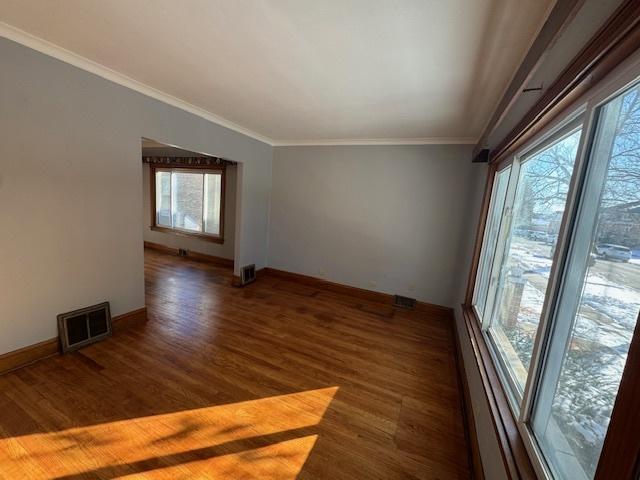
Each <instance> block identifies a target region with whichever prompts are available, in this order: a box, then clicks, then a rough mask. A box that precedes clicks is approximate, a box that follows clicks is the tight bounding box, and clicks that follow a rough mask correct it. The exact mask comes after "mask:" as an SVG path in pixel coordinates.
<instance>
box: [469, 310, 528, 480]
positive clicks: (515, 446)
mask: <svg viewBox="0 0 640 480" xmlns="http://www.w3.org/2000/svg"><path fill="white" fill-rule="evenodd" d="M462 311H463V316H464V323H465V327H466V332H467V334H468V335H469V338H470V340H471V347H472V349H473V354H474V356H475V359H476V363H477V364H478V369H479V371H480V378H481V379H482V385H483V387H484V391H485V394H486V400H487V403H488V405H489V411H490V412H491V420H492V422H493V428H494V431H495V434H496V437H497V439H498V444H499V446H500V453H501V454H502V461H503V463H504V466H505V470H506V471H507V475H508V477H509V478H510V479H514V480H515V479H527V480H528V479H532V480H534V479H536V478H537V476H536V473H535V469H534V467H533V464H532V463H531V460H530V458H529V454H528V452H527V449H526V447H525V445H524V441H523V440H522V436H521V435H520V431H519V430H518V424H517V421H516V419H515V418H514V416H513V412H512V410H511V408H510V406H509V401H508V399H507V394H506V391H505V390H504V387H503V386H502V382H501V381H500V377H499V374H498V371H497V370H496V367H495V364H494V362H493V357H492V356H491V353H490V352H489V347H488V346H487V342H486V341H485V338H484V335H483V334H482V331H481V330H480V322H479V319H478V317H477V316H476V314H475V312H474V310H473V308H471V307H469V306H467V305H463V308H462Z"/></svg>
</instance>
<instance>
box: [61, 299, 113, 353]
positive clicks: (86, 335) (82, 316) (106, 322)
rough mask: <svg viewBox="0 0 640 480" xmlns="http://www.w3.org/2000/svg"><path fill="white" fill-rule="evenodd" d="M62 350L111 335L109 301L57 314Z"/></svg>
mask: <svg viewBox="0 0 640 480" xmlns="http://www.w3.org/2000/svg"><path fill="white" fill-rule="evenodd" d="M58 334H59V335H60V343H61V344H62V352H63V353H67V352H71V351H73V350H77V349H79V348H82V347H84V346H86V345H89V344H91V343H95V342H98V341H100V340H102V339H104V338H107V337H109V336H111V309H110V308H109V302H104V303H100V304H98V305H94V306H92V307H87V308H81V309H79V310H74V311H73V312H68V313H61V314H60V315H58Z"/></svg>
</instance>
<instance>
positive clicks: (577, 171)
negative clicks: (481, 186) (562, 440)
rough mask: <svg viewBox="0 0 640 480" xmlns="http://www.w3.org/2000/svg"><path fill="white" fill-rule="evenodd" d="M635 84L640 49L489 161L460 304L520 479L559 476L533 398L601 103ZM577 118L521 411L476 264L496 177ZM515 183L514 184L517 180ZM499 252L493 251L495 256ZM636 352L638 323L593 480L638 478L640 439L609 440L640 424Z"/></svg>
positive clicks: (507, 456) (510, 463) (509, 460)
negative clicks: (498, 351) (489, 327)
mask: <svg viewBox="0 0 640 480" xmlns="http://www.w3.org/2000/svg"><path fill="white" fill-rule="evenodd" d="M638 82H640V51H639V52H635V53H634V54H633V55H631V56H630V57H629V58H628V59H627V60H626V61H624V62H623V63H622V64H621V65H619V67H617V68H616V69H614V70H613V71H611V72H610V73H609V75H607V76H606V77H605V78H604V79H603V80H602V81H600V82H599V83H597V84H596V85H595V86H593V87H592V88H591V89H589V90H587V91H586V92H585V93H584V94H583V95H582V96H580V97H579V98H578V99H577V100H576V101H574V102H573V103H572V104H571V105H570V106H568V107H566V108H565V109H563V110H562V112H560V113H559V114H558V115H556V117H555V119H554V120H553V121H551V122H549V123H548V124H547V125H546V126H544V127H543V128H541V129H539V131H538V133H537V134H535V135H534V136H532V137H531V138H530V139H529V140H527V142H526V143H525V144H524V145H522V146H521V147H520V148H518V150H517V151H515V153H510V154H509V156H508V157H505V158H502V159H498V160H497V161H496V162H493V163H492V164H490V167H489V169H488V172H487V175H488V177H487V183H486V189H485V194H484V198H483V203H482V211H481V215H480V224H479V225H478V230H477V237H476V244H475V251H474V256H473V259H472V262H473V263H472V267H471V271H470V275H469V281H468V284H467V292H466V296H465V303H464V304H463V315H464V320H465V325H466V327H467V331H468V333H469V335H470V337H471V340H472V347H473V350H474V353H475V356H476V360H477V361H478V366H479V367H480V374H481V378H482V380H483V386H484V387H485V391H486V393H487V399H488V401H489V407H490V410H491V413H492V416H493V422H494V428H495V431H496V434H497V436H498V439H499V441H500V444H501V448H502V451H503V455H504V460H505V465H506V467H507V470H508V471H509V472H516V474H517V475H519V476H521V477H522V478H536V477H537V478H544V479H547V480H552V479H553V478H554V477H553V476H552V474H551V469H550V467H549V466H548V465H547V463H546V460H545V458H544V455H543V454H542V450H541V448H540V447H539V446H538V445H537V440H536V438H535V436H534V433H533V427H532V425H531V424H530V422H531V421H532V415H533V408H534V401H535V399H536V396H535V395H536V394H537V392H538V388H539V386H540V384H541V379H542V377H541V375H542V373H543V372H544V368H545V364H544V362H545V361H546V360H547V358H548V357H547V353H548V351H549V349H550V344H551V336H550V329H551V328H552V327H553V325H552V323H553V319H554V315H555V313H556V309H557V308H558V306H559V305H558V304H559V301H560V297H559V294H560V292H562V290H563V288H564V282H565V276H566V274H567V265H566V263H567V261H568V259H569V255H570V253H571V252H570V248H571V247H572V245H573V242H574V235H575V233H576V229H575V226H576V225H575V222H576V221H577V219H578V218H579V215H580V209H581V207H582V204H583V198H582V195H583V190H584V187H585V181H586V179H587V175H588V173H589V167H590V165H589V160H590V156H591V154H592V147H593V145H594V139H595V137H596V134H597V130H598V129H597V127H598V115H599V112H600V109H601V107H602V106H603V105H605V104H606V103H607V102H609V101H610V100H611V99H613V98H615V97H616V96H617V95H619V94H621V93H622V92H624V91H625V90H626V89H628V88H630V87H632V86H633V85H634V84H637V83H638ZM578 116H582V134H581V137H580V141H579V145H578V150H577V153H576V160H575V165H574V171H573V175H572V179H571V182H570V185H569V191H568V195H567V201H566V206H565V211H564V214H563V218H562V221H561V225H560V231H559V235H558V240H557V245H556V251H555V253H554V257H553V264H552V268H551V271H550V276H549V282H548V284H547V290H546V292H545V302H544V305H543V310H542V313H541V317H540V324H539V327H538V331H537V333H536V338H535V342H534V346H533V351H532V357H531V364H530V367H529V371H528V377H527V382H526V385H525V388H524V391H523V394H522V400H521V404H520V408H519V411H518V409H515V408H514V405H513V398H512V395H511V393H510V391H509V390H510V389H509V388H505V384H504V382H505V378H504V374H503V369H502V368H501V367H500V360H499V355H497V357H498V358H496V355H495V354H494V352H493V349H492V345H491V343H492V341H491V339H490V338H489V337H488V336H487V335H486V332H485V331H484V328H483V327H484V325H485V323H486V322H487V321H488V320H487V319H486V318H482V319H481V318H480V316H479V315H478V314H477V310H476V306H475V299H476V296H477V292H476V282H477V279H478V272H479V263H480V259H481V257H482V248H483V246H484V238H485V233H486V227H487V223H488V220H489V219H490V215H491V212H490V210H489V209H490V208H491V203H492V202H491V198H492V193H493V189H494V187H495V185H496V181H495V180H496V178H497V175H498V173H499V172H501V171H503V170H504V169H505V168H507V167H508V166H511V169H512V170H511V174H510V177H511V178H510V179H509V183H510V185H509V187H508V190H509V189H510V188H511V183H512V180H511V179H512V178H513V177H514V174H515V176H516V179H517V176H518V173H519V172H518V171H514V166H515V167H518V166H519V159H522V158H523V157H525V156H529V155H531V154H532V153H533V154H535V150H539V149H540V148H544V145H545V144H548V142H549V140H550V139H552V138H553V136H554V132H562V131H563V129H564V128H566V126H567V125H570V124H571V122H573V121H575V119H576V118H577V117H578ZM551 141H553V140H551ZM514 172H515V173H514ZM513 183H514V184H516V183H517V180H516V181H515V182H513ZM508 205H509V193H508V192H507V199H506V200H505V202H504V205H503V212H502V215H504V210H505V209H506V208H507V206H508ZM503 223H504V222H503V219H501V220H500V224H501V225H500V232H499V234H498V239H497V245H500V244H503V245H504V240H505V239H504V237H503V232H502V230H503V229H504V225H503ZM498 248H499V247H498ZM498 248H496V251H497V249H498ZM503 249H504V247H503ZM497 257H498V255H497V254H496V255H494V259H493V262H492V268H491V270H490V272H489V274H490V275H491V272H492V271H493V268H494V266H495V264H496V261H497ZM490 296H491V293H490V291H488V293H487V298H489V297H490ZM489 316H490V315H489ZM639 351H640V321H639V324H638V326H637V328H636V330H635V332H634V334H633V336H632V340H631V345H630V350H629V357H628V361H627V364H626V366H625V369H624V372H623V376H622V379H621V383H620V389H619V391H618V396H617V397H616V401H615V405H614V407H613V411H612V414H611V421H610V424H609V428H608V430H607V435H606V438H605V443H604V446H603V449H602V452H601V455H600V459H599V463H598V468H597V471H596V476H595V479H596V480H604V479H605V478H612V477H609V476H608V475H609V472H611V471H618V472H619V471H625V472H632V471H633V472H634V475H637V474H638V465H640V462H639V461H638V458H640V439H638V440H636V442H629V441H628V440H629V437H628V436H627V437H626V440H627V444H624V442H621V441H620V438H619V437H618V438H615V437H613V438H611V435H610V432H611V431H612V430H613V431H615V432H616V434H617V435H620V434H619V433H617V432H622V431H625V432H628V431H629V427H628V426H627V425H628V424H632V425H634V426H635V425H638V423H639V420H638V419H637V418H633V417H632V418H631V419H630V418H629V417H630V416H632V415H633V414H632V413H630V412H633V411H634V409H633V404H631V405H630V404H629V402H630V400H629V399H630V398H633V399H634V401H637V400H638V399H640V392H639V390H640V389H639V388H638V387H637V386H635V385H632V384H630V380H629V378H636V379H637V378H640V365H630V363H629V359H631V358H632V355H635V356H636V357H637V356H638V355H639V354H638V352H639ZM625 389H626V390H625ZM621 403H622V404H621ZM636 417H637V416H636ZM616 442H617V444H624V445H625V447H626V450H627V451H629V452H633V453H634V455H636V458H632V459H628V460H627V461H626V462H623V463H624V467H621V466H620V463H621V462H620V457H619V456H618V455H619V454H618V451H617V450H616V449H615V448H612V447H611V446H610V445H611V444H615V443H616ZM628 443H632V444H633V445H631V446H629V445H628ZM505 449H508V450H505ZM618 450H619V449H618ZM605 455H606V457H605ZM629 478H631V477H629Z"/></svg>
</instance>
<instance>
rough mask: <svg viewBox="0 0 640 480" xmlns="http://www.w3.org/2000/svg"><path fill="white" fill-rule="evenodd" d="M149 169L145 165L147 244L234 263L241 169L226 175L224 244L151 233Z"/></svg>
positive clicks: (231, 167) (144, 188)
mask: <svg viewBox="0 0 640 480" xmlns="http://www.w3.org/2000/svg"><path fill="white" fill-rule="evenodd" d="M150 170H151V169H150V168H149V165H147V164H145V165H142V192H143V194H142V203H143V215H142V231H143V237H144V241H145V242H153V243H159V244H160V245H166V246H168V247H173V248H184V249H186V250H191V251H193V252H200V253H206V254H207V255H213V256H216V257H222V258H229V259H233V249H234V240H235V230H236V176H237V173H238V169H237V168H236V167H235V166H233V165H230V166H228V167H227V172H226V174H225V177H226V182H225V189H224V190H225V191H224V196H225V201H224V243H222V244H219V243H213V242H207V241H206V240H201V239H199V238H196V237H186V236H184V235H176V234H171V233H165V232H159V231H157V230H151V228H150V225H151V182H150V179H149V173H150Z"/></svg>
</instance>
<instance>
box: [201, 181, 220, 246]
mask: <svg viewBox="0 0 640 480" xmlns="http://www.w3.org/2000/svg"><path fill="white" fill-rule="evenodd" d="M221 198H222V174H220V173H207V174H206V175H205V177H204V231H205V232H206V233H212V234H214V235H219V234H220V199H221Z"/></svg>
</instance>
